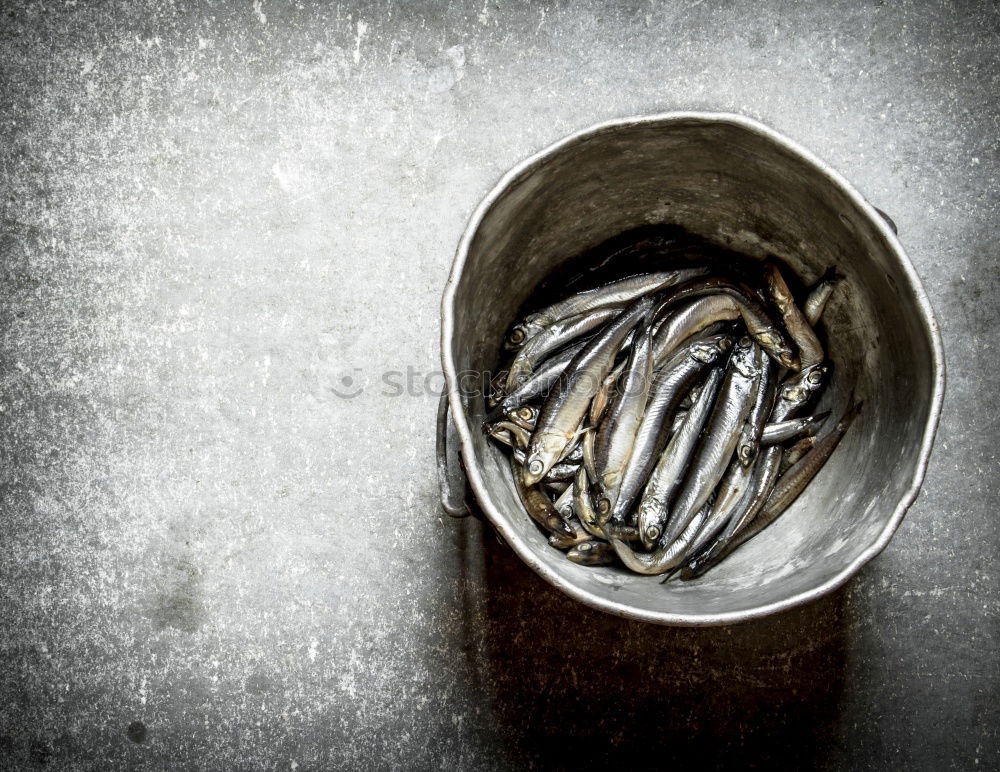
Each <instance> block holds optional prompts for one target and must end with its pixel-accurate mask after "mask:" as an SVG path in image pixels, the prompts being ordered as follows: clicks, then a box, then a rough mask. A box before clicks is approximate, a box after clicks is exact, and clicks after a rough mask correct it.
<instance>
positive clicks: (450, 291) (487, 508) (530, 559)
mask: <svg viewBox="0 0 1000 772" xmlns="http://www.w3.org/2000/svg"><path fill="white" fill-rule="evenodd" d="M692 122H694V123H699V122H700V123H704V124H720V125H729V126H734V127H737V128H740V129H743V130H745V131H748V132H749V133H751V134H755V135H757V136H759V137H761V138H763V139H765V140H767V141H769V142H771V143H773V144H774V145H776V146H778V147H780V148H783V149H785V150H786V151H788V152H790V153H791V154H792V155H794V156H797V157H798V158H799V159H801V160H802V161H804V162H805V163H807V164H809V165H811V166H813V167H814V168H815V169H816V170H817V171H818V172H820V173H821V174H822V176H823V177H824V178H825V180H826V181H827V182H828V183H829V184H830V185H832V186H833V187H834V188H836V189H837V190H839V191H840V192H841V193H842V194H843V195H844V196H845V197H846V198H847V199H848V200H849V201H850V202H851V203H852V204H853V205H854V206H855V207H856V208H857V209H858V210H859V211H860V212H861V213H862V214H864V215H865V216H866V217H867V218H868V220H869V221H870V222H871V223H872V224H873V225H874V227H875V229H876V231H877V232H878V233H879V235H880V236H881V237H882V238H883V239H884V240H885V243H886V244H887V246H888V248H889V250H890V252H891V253H892V255H893V256H894V257H895V259H896V260H897V262H898V264H899V266H900V268H901V270H902V274H903V276H904V278H905V280H906V286H907V290H908V291H909V292H910V293H911V295H912V297H913V299H914V300H915V301H916V302H915V305H916V308H917V310H918V312H919V315H920V322H921V326H922V328H923V332H924V334H925V335H926V337H927V341H928V343H929V348H930V351H931V366H932V368H933V373H932V386H931V400H930V410H929V412H928V414H927V418H926V420H925V422H924V427H923V432H922V436H921V442H920V449H919V452H918V454H917V458H916V463H915V464H914V469H913V474H912V476H911V478H910V485H909V486H908V488H907V489H906V491H904V492H903V494H902V496H901V497H900V500H899V502H898V503H897V505H896V507H895V509H894V510H893V513H892V516H891V517H890V518H889V520H888V521H887V522H886V524H885V527H884V528H883V529H882V531H881V533H880V534H879V535H878V537H877V538H876V539H875V540H874V541H873V542H872V543H871V544H870V545H869V546H868V547H867V548H865V549H864V550H863V551H862V552H861V553H860V554H859V555H858V556H857V557H856V558H855V559H854V560H853V561H851V562H850V563H849V564H847V565H846V566H845V567H844V568H843V569H841V570H840V571H839V572H838V573H837V574H835V575H834V576H832V577H831V578H829V579H827V580H826V581H824V582H822V583H821V584H818V585H817V586H815V587H812V588H810V589H807V590H803V591H802V592H799V593H796V594H794V595H791V596H789V597H788V598H785V599H782V600H778V601H774V602H773V603H767V604H762V605H760V606H756V607H752V608H747V609H742V610H738V611H726V612H719V613H706V614H700V613H690V614H680V613H673V612H659V611H649V610H646V609H642V608H637V607H635V606H632V605H630V604H627V603H618V602H615V601H611V600H608V599H606V598H602V597H600V596H599V595H596V594H594V593H592V592H589V591H588V590H585V589H583V588H581V587H578V586H577V585H575V584H574V583H572V582H570V581H567V580H566V579H564V578H563V577H561V576H559V575H558V574H557V573H555V572H554V571H552V570H551V569H549V568H548V567H547V566H546V565H545V564H544V563H542V562H541V561H539V560H538V559H536V557H535V555H534V552H533V548H532V547H530V546H529V545H528V544H527V542H525V540H524V539H522V538H521V536H520V535H519V534H518V533H517V532H516V531H514V530H513V529H511V528H508V527H506V522H507V516H506V515H504V514H503V513H502V512H501V511H500V509H499V508H498V507H497V506H496V504H495V503H494V501H493V499H492V497H491V496H490V493H489V489H488V487H487V486H486V484H485V481H484V480H483V477H482V474H481V473H480V470H479V468H478V466H477V465H475V464H471V463H468V459H472V458H474V457H475V451H474V447H473V434H472V428H471V427H470V426H469V421H468V417H467V415H466V414H465V411H464V409H463V407H462V399H461V393H460V391H459V383H458V374H457V369H456V367H455V361H454V358H453V356H452V347H453V344H454V339H455V293H456V291H457V287H458V283H459V281H460V280H461V278H462V275H463V272H464V269H465V264H466V261H467V259H468V254H469V248H470V247H471V245H472V241H473V239H474V238H475V236H476V233H477V232H478V230H479V227H480V225H481V224H482V221H483V219H484V217H485V216H486V214H487V213H488V212H489V211H490V209H491V208H492V207H493V205H494V204H495V203H496V202H497V200H498V199H499V198H500V197H501V196H502V195H503V194H504V193H505V192H506V191H507V190H508V189H509V188H510V187H511V185H512V184H513V183H514V182H516V181H517V180H518V179H519V178H521V177H522V176H526V175H528V174H530V173H531V172H532V171H534V170H535V169H536V168H538V167H540V166H542V165H543V164H544V163H545V162H546V161H547V160H549V159H550V158H552V157H554V156H555V155H557V154H558V153H559V152H561V151H562V150H564V149H566V148H568V147H570V146H571V145H573V144H576V143H578V142H581V141H583V140H586V139H588V138H590V137H593V136H596V135H599V134H603V133H610V132H614V131H619V130H624V129H630V128H635V127H641V126H647V125H656V124H662V125H670V124H678V123H692ZM441 361H442V367H443V370H444V377H445V383H446V387H447V394H448V403H449V406H450V412H451V420H453V421H454V422H455V427H456V429H457V430H458V435H459V439H460V445H461V455H462V459H463V461H464V462H465V463H464V466H465V471H466V474H467V476H468V479H469V483H470V485H471V486H472V490H473V493H474V495H475V497H476V501H477V502H478V504H479V506H480V507H481V508H482V510H483V512H484V513H485V514H486V516H487V517H488V518H489V520H490V522H491V523H492V525H493V527H494V528H496V530H497V531H498V532H499V534H500V535H501V536H502V537H503V539H504V541H506V542H507V544H509V545H510V546H511V548H512V549H513V550H514V552H515V553H516V554H517V555H518V557H520V558H521V560H523V561H524V562H525V563H526V564H527V565H528V566H529V567H530V568H531V569H532V570H533V571H535V573H537V574H538V575H539V576H541V577H542V578H543V579H545V580H546V581H547V582H548V583H550V584H552V585H553V586H555V587H557V588H558V589H559V590H561V591H562V592H564V593H566V594H567V595H569V596H570V597H571V598H573V599H575V600H578V601H580V602H581V603H584V604H585V605H587V606H590V607H591V608H595V609H597V610H599V611H605V612H608V613H610V614H614V615H616V616H620V617H624V618H626V619H636V620H641V621H646V622H652V623H655V624H661V625H672V626H684V627H704V626H713V625H726V624H734V623H738V622H746V621H749V620H752V619H759V618H761V617H766V616H770V615H772V614H776V613H778V612H781V611H785V610H787V609H791V608H794V607H796V606H800V605H802V604H805V603H808V602H809V601H812V600H815V599H817V598H819V597H822V596H823V595H826V594H827V593H830V592H833V591H834V590H836V589H837V588H839V587H840V586H842V585H843V584H844V583H846V582H847V581H848V579H850V578H851V577H852V576H854V575H855V574H856V573H857V572H858V571H859V570H860V569H861V568H862V567H863V566H864V565H865V564H866V563H868V562H869V561H870V560H872V558H874V557H875V556H876V555H878V554H879V553H880V552H881V551H882V550H883V549H885V547H886V545H888V543H889V541H890V540H891V539H892V537H893V535H894V534H895V532H896V530H897V529H898V528H899V525H900V523H901V522H902V520H903V517H904V516H905V515H906V511H907V510H908V509H909V508H910V506H911V505H912V504H913V502H914V501H915V500H916V498H917V495H918V493H919V491H920V487H921V485H922V483H923V481H924V478H925V476H926V473H927V466H928V463H929V460H930V454H931V449H932V447H933V444H934V438H935V435H936V433H937V427H938V424H939V421H940V417H941V410H942V405H943V402H944V393H945V377H946V376H945V359H944V346H943V343H942V339H941V330H940V326H939V325H938V322H937V319H936V318H935V316H934V311H933V309H932V308H931V304H930V300H929V299H928V297H927V294H926V292H925V291H924V288H923V285H922V283H921V281H920V278H919V276H918V275H917V272H916V270H915V269H914V267H913V264H912V263H911V262H910V259H909V257H908V256H907V254H906V252H905V250H904V249H903V246H902V244H901V243H900V241H899V239H898V237H897V236H896V234H895V233H894V232H893V230H892V228H891V227H890V226H889V224H888V222H887V221H886V220H885V219H884V218H883V216H882V215H881V214H880V212H879V211H878V210H876V209H875V207H874V206H872V204H870V203H869V202H868V200H867V199H866V198H865V197H864V196H862V195H861V193H860V192H858V190H857V189H856V188H855V187H854V186H853V185H852V184H851V183H850V182H848V181H847V179H846V178H845V177H844V176H843V175H841V174H840V173H839V172H838V171H836V170H835V169H833V168H832V167H831V166H829V165H828V164H827V163H826V162H824V161H823V160H821V159H820V158H818V157H817V156H816V155H814V154H813V153H812V152H811V151H809V150H807V149H806V148H805V147H803V146H802V145H800V144H799V143H797V142H795V141H794V140H792V139H789V138H788V137H786V136H784V135H783V134H781V133H779V132H778V131H776V130H774V129H772V128H770V127H769V126H766V125H765V124H763V123H761V122H760V121H757V120H755V119H753V118H748V117H746V116H744V115H740V114H738V113H731V112H712V111H673V112H663V113H653V114H648V115H636V116H629V117H624V118H615V119H611V120H607V121H603V122H600V123H596V124H593V125H591V126H588V127H586V128H583V129H580V130H578V131H575V132H573V133H571V134H569V135H567V136H565V137H563V138H562V139H559V140H557V141H555V142H553V143H551V144H550V145H548V146H547V147H545V148H543V149H542V150H540V151H538V152H536V153H534V154H533V155H531V156H529V157H527V158H525V159H524V160H522V161H520V162H518V163H517V164H515V165H514V166H513V167H512V168H511V169H510V170H509V171H507V172H506V173H505V174H504V175H503V176H502V177H501V178H500V180H499V181H498V182H497V183H496V184H495V185H494V186H493V188H492V189H491V190H490V191H489V193H487V195H486V196H485V197H484V198H483V200H482V201H481V202H480V203H479V205H478V206H477V207H476V209H475V210H474V212H473V213H472V216H471V217H470V218H469V221H468V223H467V224H466V227H465V230H464V231H463V233H462V236H461V238H460V240H459V243H458V248H457V250H456V253H455V258H454V261H453V263H452V267H451V271H450V273H449V276H448V280H447V283H446V284H445V288H444V293H443V296H442V298H441Z"/></svg>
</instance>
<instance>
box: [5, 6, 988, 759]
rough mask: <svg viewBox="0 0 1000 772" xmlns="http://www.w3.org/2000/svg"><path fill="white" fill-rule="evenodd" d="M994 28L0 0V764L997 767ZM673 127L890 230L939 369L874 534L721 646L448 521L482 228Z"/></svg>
mask: <svg viewBox="0 0 1000 772" xmlns="http://www.w3.org/2000/svg"><path fill="white" fill-rule="evenodd" d="M998 35H1000V20H998V11H997V9H996V8H995V7H994V6H993V5H992V4H990V3H985V2H983V3H964V4H949V3H945V2H901V3H893V4H881V3H877V2H875V3H867V4H856V3H853V2H847V1H846V0H836V1H835V2H832V3H814V4H802V5H796V6H794V7H793V6H791V5H789V4H785V3H781V2H777V1H775V2H764V3H757V4H754V5H753V6H747V7H744V8H742V9H741V8H737V7H730V6H729V5H728V4H727V7H725V8H721V7H717V6H716V4H713V3H701V2H697V1H696V2H689V3H683V4H681V3H678V4H665V3H656V2H643V3H631V4H628V3H623V4H616V5H615V6H614V7H611V6H610V5H609V4H604V3H599V2H596V0H585V1H584V2H579V3H572V4H568V3H557V4H552V3H546V4H525V3H503V4H500V3H490V2H487V3H485V4H482V3H479V2H477V3H468V4H463V3H459V2H454V3H451V4H447V5H444V4H431V3H406V4H396V3H389V2H386V3H379V4H361V5H354V6H352V5H348V4H341V5H324V6H322V7H313V6H311V5H306V4H305V3H278V2H275V1H274V0H263V1H262V2H252V3H232V4H223V3H212V4H205V5H199V6H195V5H194V4H185V3H167V2H164V3H151V2H147V3H138V4H125V3H121V4H112V3H96V4H92V3H82V2H78V3H74V2H68V3H58V4H56V3H51V4H50V3H45V4H43V3H23V2H20V3H7V4H5V5H4V6H3V8H2V9H0V67H2V77H0V96H2V98H0V120H2V127H3V142H2V143H0V171H2V176H0V186H2V193H3V199H2V207H3V209H2V215H3V219H2V224H0V239H2V240H0V261H2V264H0V268H2V283H0V288H2V290H0V291H2V297H0V460H2V464H0V486H2V488H0V495H2V498H0V534H2V535H0V614H2V625H0V658H2V662H3V666H2V667H0V764H2V765H3V766H4V767H6V768H11V769H26V768H27V769H30V768H33V767H50V768H60V769H106V768H125V767H128V768H162V767H165V766H171V767H174V768H241V769H315V768H330V767H341V768H361V769H382V768H400V767H408V768H437V767H439V766H444V765H448V766H450V767H458V768H477V769H508V768H521V767H525V766H569V765H576V766H580V767H587V766H596V765H599V764H601V763H603V762H606V761H608V760H619V761H620V760H621V759H623V758H627V757H629V756H632V757H633V758H636V759H638V758H640V754H644V755H645V756H646V757H647V758H653V759H656V760H663V759H670V760H684V759H689V758H690V759H697V760H699V762H700V763H702V764H707V765H708V766H710V767H715V766H724V765H726V764H727V762H731V761H736V762H740V763H746V762H754V761H756V762H758V763H761V764H763V763H766V762H769V761H770V762H775V761H779V760H781V759H783V758H785V757H786V756H787V755H790V758H791V759H793V760H794V761H795V763H797V764H798V765H800V766H810V765H815V766H819V767H825V768H846V767H852V768H858V767H869V768H884V767H887V766H890V765H891V766H893V767H897V766H908V767H916V768H921V767H923V768H934V769H940V768H944V767H949V766H955V767H968V766H972V765H973V764H975V763H976V762H978V763H979V765H980V766H983V767H989V766H991V765H992V766H995V765H996V764H997V762H998V754H1000V739H998V736H997V732H998V729H997V727H998V726H1000V709H998V707H997V705H998V704H1000V701H998V699H997V697H998V684H1000V661H998V654H997V651H998V648H1000V647H998V644H1000V640H998V638H1000V630H998V624H997V619H998V611H1000V587H998V577H997V571H996V566H995V561H996V555H997V552H998V548H1000V527H998V524H997V523H998V518H997V516H996V508H997V503H998V498H1000V497H998V491H997V483H996V469H997V459H996V449H995V447H996V443H995V441H994V437H995V431H996V429H997V419H996V411H995V404H996V401H997V399H998V397H1000V393H998V388H997V386H996V381H995V380H994V379H991V378H989V377H987V376H988V375H989V373H990V367H989V363H990V362H992V361H993V359H995V357H996V353H997V343H996V333H997V331H998V327H1000V318H998V290H1000V287H998V278H997V274H996V244H997V242H998V237H1000V227H998V225H997V223H998V222H1000V179H998V155H1000V154H998V144H997V136H998V134H1000V132H998V129H1000V126H998V124H1000V119H998V111H997V98H996V94H997V92H998V86H1000V64H998V56H997V54H998V51H1000V40H998ZM668 109H712V110H732V111H737V112H742V113H745V114H747V115H749V116H751V117H755V118H758V119H761V120H763V121H764V122H766V123H768V124H770V125H772V126H774V127H775V128H776V129H778V130H779V131H782V132H784V133H786V134H787V135H789V136H790V137H792V138H793V139H795V140H797V141H799V142H801V143H802V144H804V145H805V146H806V147H808V148H810V149H811V150H813V151H814V152H816V153H817V154H818V155H819V156H820V157H822V158H823V159H824V160H826V161H828V162H829V163H831V164H832V165H833V166H834V167H835V168H836V169H838V170H839V171H840V172H842V173H843V174H844V175H845V176H846V177H847V178H848V179H850V180H851V181H852V182H853V183H855V184H856V185H857V187H858V188H859V189H860V190H861V192H862V193H863V194H864V195H866V196H867V197H868V198H869V199H870V200H871V201H872V202H873V203H875V204H876V205H878V206H880V207H882V208H884V209H886V210H887V211H888V212H889V213H890V214H891V215H892V216H893V218H894V219H895V220H896V222H897V223H898V224H899V227H900V232H901V236H902V239H903V242H904V245H905V247H906V249H907V251H908V254H909V255H910V257H911V259H912V260H913V262H914V265H915V266H916V268H917V271H918V273H919V274H920V275H921V277H922V278H923V281H924V286H925V288H926V289H927V292H928V295H929V296H930V299H931V302H932V304H933V306H934V308H935V311H936V312H937V315H938V319H939V321H940V322H941V325H942V328H943V335H944V342H945V351H946V354H947V358H948V373H949V384H948V396H947V399H946V404H945V410H944V415H943V420H942V424H941V429H940V432H939V436H938V441H937V444H936V447H935V451H934V454H933V456H932V460H931V466H930V469H929V471H928V476H927V480H926V482H925V484H924V488H923V493H922V494H921V497H920V498H919V499H918V501H917V503H916V504H915V505H914V507H913V508H912V509H911V511H910V513H909V515H908V516H907V518H906V520H905V521H904V523H903V525H902V527H901V528H900V530H899V532H898V533H897V535H896V536H895V538H894V539H893V541H892V543H891V544H890V545H889V547H888V549H887V550H886V551H885V552H884V553H883V554H882V555H881V556H880V557H878V558H877V559H876V560H875V561H874V562H873V563H871V564H870V565H868V566H867V567H866V568H865V569H864V570H863V571H862V572H861V574H860V575H859V576H858V577H857V578H856V579H854V580H853V581H852V582H850V583H849V584H848V585H847V587H846V588H844V589H843V590H842V591H840V592H838V593H837V594H835V595H833V596H832V597H828V598H826V599H823V600H821V601H819V602H817V603H814V604H812V605H810V606H807V607H804V608H802V609H800V610H797V611H793V612H789V613H786V614H783V615H780V616H777V617H774V618H770V619H767V620H763V621H760V622H755V623H750V624H747V625H742V626H738V627H731V628H719V629H706V630H677V629H662V628H658V627H653V626H649V625H645V624H642V623H637V622H626V621H623V620H619V619H616V618H612V617H609V616H605V615H601V614H598V613H596V612H593V611H590V610H588V609H586V608H583V607H581V606H579V605H576V604H573V603H570V602H568V601H567V600H566V599H565V598H564V596H562V595H561V594H560V593H558V592H557V591H555V590H552V589H549V588H548V587H547V586H545V585H544V584H543V583H542V582H541V580H539V579H538V578H537V577H535V576H534V575H533V574H532V573H531V572H530V571H529V570H528V569H527V568H525V567H524V566H523V565H521V564H520V562H519V561H518V560H517V559H516V558H515V557H514V556H513V555H511V554H510V553H509V552H508V551H506V550H505V549H504V548H502V547H500V546H499V545H497V544H496V543H495V542H494V541H493V540H492V537H491V536H490V535H489V534H483V533H482V532H481V530H480V528H479V526H478V525H477V524H475V523H472V522H459V523H455V522H451V521H446V520H442V519H441V518H440V517H439V516H438V511H437V504H436V497H437V491H436V481H435V468H434V453H433V450H434V431H433V427H434V421H435V407H436V398H437V394H438V391H439V389H440V385H441V383H440V377H439V375H438V374H437V370H438V366H439V365H438V304H439V299H440V292H441V289H442V287H443V285H444V281H445V278H446V276H447V272H448V268H449V265H450V260H451V255H452V252H453V249H454V247H455V245H456V243H457V240H458V237H459V235H460V233H461V232H462V229H463V227H464V224H465V221H466V219H467V218H468V216H469V215H470V213H471V212H472V210H473V208H474V207H475V205H476V203H477V202H478V201H479V200H480V198H481V197H482V196H483V195H484V194H485V193H486V192H487V191H488V190H489V189H490V187H491V186H492V185H493V183H494V182H495V181H496V179H497V178H498V177H499V176H500V175H501V174H502V173H503V171H505V170H506V169H507V168H509V167H510V166H511V165H513V164H514V163H515V162H516V161H518V160H520V159H521V158H523V157H525V156H527V155H529V154H530V153H532V152H534V151H536V150H538V149H539V148H541V147H543V146H545V145H546V144H548V143H549V142H551V141H553V140H555V139H557V138H559V137H560V136H563V135H564V134H567V133H569V132H571V131H574V130H576V129H579V128H581V127H583V126H586V125H588V124H591V123H595V122H598V121H601V120H605V119H607V118H611V117H615V116H620V115H630V114H637V113H644V112H659V111H663V110H668ZM345 379H347V380H345Z"/></svg>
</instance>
